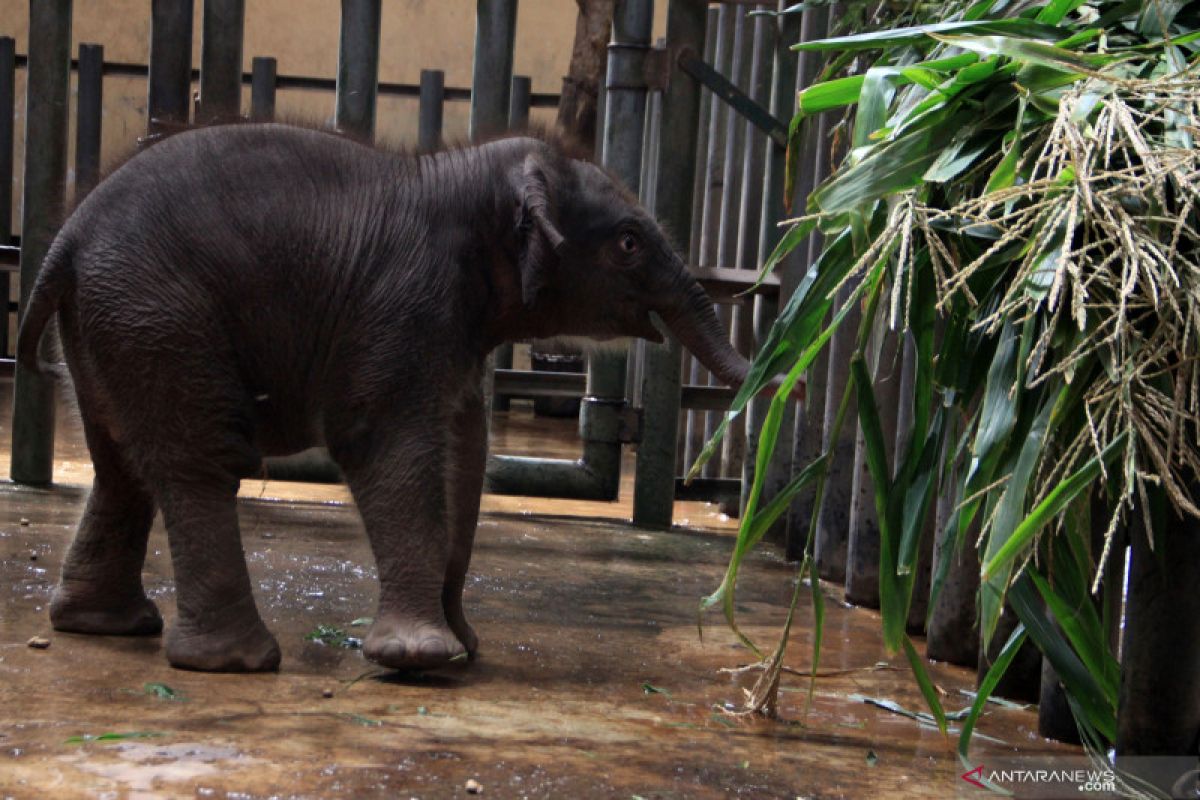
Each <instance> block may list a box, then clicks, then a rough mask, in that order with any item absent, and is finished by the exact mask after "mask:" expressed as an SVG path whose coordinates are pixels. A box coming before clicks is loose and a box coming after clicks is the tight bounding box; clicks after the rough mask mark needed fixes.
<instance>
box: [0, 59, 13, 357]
mask: <svg viewBox="0 0 1200 800" xmlns="http://www.w3.org/2000/svg"><path fill="white" fill-rule="evenodd" d="M16 73H17V48H16V42H14V41H13V39H12V37H9V36H0V244H8V243H9V242H10V241H12V210H13V207H12V187H13V118H14V117H15V116H16V112H17V103H16V100H17V98H16V90H17V85H16ZM11 298H12V282H11V279H10V278H9V273H8V272H7V271H4V272H0V356H7V355H8V323H9V311H8V304H9V301H10V299H11Z"/></svg>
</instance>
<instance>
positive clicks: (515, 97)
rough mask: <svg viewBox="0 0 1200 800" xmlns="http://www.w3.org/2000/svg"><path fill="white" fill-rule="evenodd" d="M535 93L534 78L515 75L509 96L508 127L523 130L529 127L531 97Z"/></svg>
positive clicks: (511, 129)
mask: <svg viewBox="0 0 1200 800" xmlns="http://www.w3.org/2000/svg"><path fill="white" fill-rule="evenodd" d="M532 95H533V79H532V78H530V77H529V76H528V75H513V78H512V87H511V89H510V91H509V98H508V129H509V130H510V131H523V130H525V129H526V128H528V127H529V98H530V97H531V96H532Z"/></svg>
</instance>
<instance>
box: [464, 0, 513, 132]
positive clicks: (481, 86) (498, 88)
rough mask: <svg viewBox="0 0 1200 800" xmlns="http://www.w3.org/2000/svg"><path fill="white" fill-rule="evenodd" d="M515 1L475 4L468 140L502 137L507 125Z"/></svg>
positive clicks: (490, 0) (487, 0) (478, 1)
mask: <svg viewBox="0 0 1200 800" xmlns="http://www.w3.org/2000/svg"><path fill="white" fill-rule="evenodd" d="M516 35H517V0H476V5H475V63H474V68H473V71H472V75H471V123H470V135H471V139H472V140H474V141H478V140H479V139H483V138H485V137H488V136H495V135H497V134H500V133H503V132H504V129H505V127H507V125H508V97H509V91H510V90H511V88H512V74H513V47H514V45H515V43H516Z"/></svg>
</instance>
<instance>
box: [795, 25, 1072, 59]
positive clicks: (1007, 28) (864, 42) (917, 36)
mask: <svg viewBox="0 0 1200 800" xmlns="http://www.w3.org/2000/svg"><path fill="white" fill-rule="evenodd" d="M947 33H958V34H965V33H979V34H1009V35H1013V36H1025V37H1029V38H1033V39H1045V40H1046V41H1048V42H1053V41H1057V40H1059V39H1062V38H1063V32H1062V29H1060V28H1056V27H1054V26H1052V25H1041V24H1039V23H1036V22H1030V21H1029V20H1025V19H1021V18H1013V19H993V20H981V21H977V22H975V21H962V22H939V23H936V24H933V25H914V26H912V27H909V28H892V29H888V30H880V31H871V32H870V33H857V34H854V35H853V36H837V37H833V38H830V39H820V40H817V41H814V42H801V43H800V44H795V45H792V49H793V50H801V51H804V50H850V51H853V50H875V49H879V48H882V47H895V46H897V45H905V44H915V43H917V42H920V41H921V40H922V39H927V38H929V37H930V36H933V35H935V34H947Z"/></svg>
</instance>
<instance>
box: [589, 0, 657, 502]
mask: <svg viewBox="0 0 1200 800" xmlns="http://www.w3.org/2000/svg"><path fill="white" fill-rule="evenodd" d="M653 25H654V3H653V0H622V2H619V3H617V6H616V8H615V10H614V12H613V25H612V40H611V41H610V42H609V45H608V68H607V72H606V75H605V80H604V88H605V92H606V94H607V97H608V101H607V104H606V106H605V110H604V128H603V132H602V134H601V140H600V141H601V144H600V161H601V163H602V164H604V166H605V167H607V168H608V169H609V170H610V171H611V172H612V173H613V174H614V175H615V176H616V177H617V178H618V179H620V181H621V182H622V183H624V184H625V186H626V187H627V188H628V189H629V191H631V192H633V193H634V194H635V195H636V194H638V193H639V192H640V190H641V179H642V140H643V137H644V134H645V129H646V97H647V94H648V92H647V88H646V81H645V61H646V53H648V52H649V51H650V36H651V33H652V29H653ZM627 355H628V354H627V353H625V352H619V353H618V352H605V353H595V354H592V355H591V357H589V358H588V367H587V393H588V397H587V398H586V400H585V406H584V412H585V413H586V414H589V415H594V416H595V417H597V418H598V419H597V420H596V421H597V422H601V427H603V426H605V425H606V424H610V423H611V424H615V423H616V422H617V420H616V419H615V415H616V414H618V413H619V409H620V407H621V405H622V404H623V403H624V401H625V373H626V369H627ZM602 420H603V422H602ZM582 421H583V420H582V419H581V422H582ZM581 427H582V426H581ZM583 457H584V461H586V462H588V463H589V464H590V465H593V469H594V471H596V472H597V473H599V472H600V470H601V469H603V474H604V475H605V476H606V477H607V476H611V477H609V478H608V479H609V480H612V482H613V483H614V484H617V485H619V483H620V475H621V445H620V443H619V442H606V441H590V440H588V439H585V440H584V443H583Z"/></svg>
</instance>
